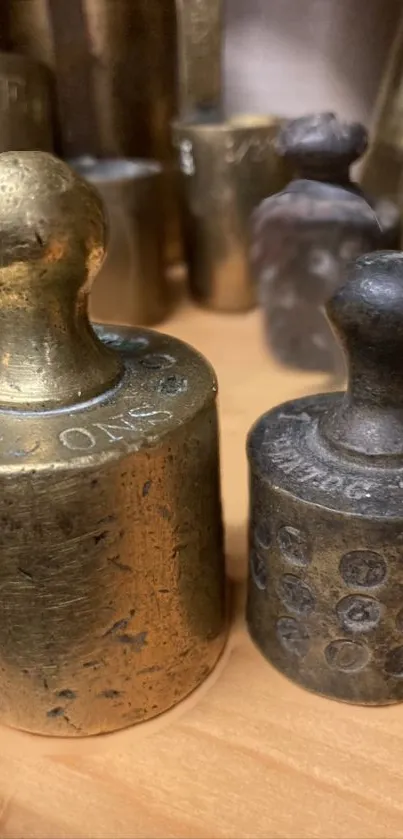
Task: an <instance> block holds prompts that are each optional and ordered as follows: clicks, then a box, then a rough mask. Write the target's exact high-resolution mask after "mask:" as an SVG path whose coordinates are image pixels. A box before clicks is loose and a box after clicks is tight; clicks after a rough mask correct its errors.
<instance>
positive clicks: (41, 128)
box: [0, 52, 53, 152]
mask: <svg viewBox="0 0 403 839" xmlns="http://www.w3.org/2000/svg"><path fill="white" fill-rule="evenodd" d="M24 149H27V150H29V149H42V150H44V151H51V150H52V149H53V115H52V100H51V78H50V75H49V72H48V70H47V69H46V67H45V66H42V65H41V64H39V63H38V62H37V61H33V60H32V59H30V58H26V57H25V56H23V55H16V54H13V53H9V52H0V152H2V151H10V150H14V151H15V150H16V151H20V150H21V151H22V150H24Z"/></svg>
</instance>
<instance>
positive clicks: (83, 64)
mask: <svg viewBox="0 0 403 839" xmlns="http://www.w3.org/2000/svg"><path fill="white" fill-rule="evenodd" d="M9 7H10V8H9V28H10V41H11V44H12V46H13V48H14V49H16V50H18V51H21V52H24V53H26V54H27V55H32V56H34V57H35V58H40V59H41V60H42V61H43V62H44V63H47V64H48V66H49V67H51V68H52V70H54V72H55V77H56V89H57V100H58V113H59V131H60V148H59V151H60V153H61V154H62V156H64V157H66V158H71V157H78V156H81V155H83V154H90V155H93V156H95V157H145V158H150V157H151V158H156V159H157V160H159V161H160V162H161V163H163V165H164V173H165V181H166V184H165V190H164V195H165V202H166V224H167V227H168V232H169V235H168V236H167V258H168V259H169V260H174V259H178V258H180V256H181V245H180V230H179V220H178V211H177V174H176V170H175V160H174V155H173V150H172V144H171V136H170V122H171V120H172V118H173V117H174V115H175V113H176V99H177V94H176V69H175V67H176V24H175V0H163V2H161V0H68V2H66V0H9Z"/></svg>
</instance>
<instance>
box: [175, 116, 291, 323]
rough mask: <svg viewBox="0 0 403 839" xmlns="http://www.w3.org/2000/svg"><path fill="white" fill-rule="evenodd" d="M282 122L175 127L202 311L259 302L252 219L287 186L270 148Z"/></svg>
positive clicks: (192, 270) (244, 120)
mask: <svg viewBox="0 0 403 839" xmlns="http://www.w3.org/2000/svg"><path fill="white" fill-rule="evenodd" d="M279 125H280V120H276V119H271V118H269V117H264V116H256V117H250V118H249V117H234V118H233V119H228V120H227V121H225V122H212V123H210V122H205V123H203V122H197V123H192V122H186V121H183V122H179V121H178V122H176V123H175V124H174V126H173V134H174V142H175V145H176V148H177V152H178V156H179V160H180V169H181V179H182V206H183V226H184V233H185V237H184V238H185V249H186V257H187V261H188V265H189V283H190V291H191V294H192V296H193V298H194V299H195V300H196V301H197V302H198V303H200V304H201V305H203V306H206V307H207V308H211V309H215V310H217V311H222V312H238V311H247V310H248V309H251V308H253V307H254V306H255V305H256V303H257V292H256V288H255V284H254V282H253V279H252V274H251V270H250V261H249V248H250V216H251V213H252V211H253V210H254V209H255V207H256V206H257V205H258V204H259V203H260V202H261V201H262V200H263V199H264V198H266V197H267V196H268V195H271V194H272V193H274V192H276V191H277V190H280V189H281V188H282V187H283V186H284V185H285V183H286V181H287V171H286V167H285V165H284V164H283V163H282V162H281V161H280V159H279V157H278V155H277V153H276V152H275V149H274V142H273V141H274V138H275V137H276V135H277V132H278V129H279Z"/></svg>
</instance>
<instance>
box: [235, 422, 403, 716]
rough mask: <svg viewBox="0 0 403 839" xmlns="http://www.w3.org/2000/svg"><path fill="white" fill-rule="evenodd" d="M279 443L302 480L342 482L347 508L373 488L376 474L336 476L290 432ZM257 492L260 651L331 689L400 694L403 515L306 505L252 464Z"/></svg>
mask: <svg viewBox="0 0 403 839" xmlns="http://www.w3.org/2000/svg"><path fill="white" fill-rule="evenodd" d="M296 422H298V420H297V421H296ZM256 433H259V432H258V431H257V432H256ZM276 442H277V446H276V445H274V447H273V452H274V463H275V464H281V465H282V468H283V469H286V470H289V474H293V475H294V476H295V480H296V481H300V482H302V484H301V485H303V482H307V483H308V484H309V483H311V484H312V482H313V483H315V482H317V483H319V482H321V484H322V487H324V490H325V491H326V488H328V493H329V496H330V495H331V493H332V490H333V491H334V488H335V487H337V484H338V483H339V484H341V483H342V482H344V491H345V493H346V500H347V503H348V499H349V498H350V499H351V506H353V504H354V501H353V499H358V498H364V497H365V495H366V494H369V493H370V492H371V489H372V483H373V482H372V481H371V480H370V479H369V480H368V479H366V480H365V479H363V478H362V476H357V478H356V480H354V478H352V477H351V478H350V479H348V478H338V476H337V474H335V471H334V469H333V471H332V466H330V468H329V467H328V468H327V469H323V471H322V474H320V471H319V469H316V470H315V466H316V464H313V463H312V462H309V460H308V458H306V459H305V460H303V459H301V458H300V456H299V452H298V451H295V450H294V451H293V449H292V439H291V438H290V440H289V442H286V441H285V440H284V439H282V440H281V442H280V443H279V441H278V440H277V441H276ZM274 468H275V467H274ZM398 491H399V490H398V481H397V482H396V492H398ZM251 497H252V498H253V504H252V509H251V522H250V554H249V555H250V573H249V585H248V624H249V629H250V632H251V635H252V638H253V639H254V641H255V642H256V644H257V645H258V647H259V648H260V649H261V651H262V652H263V654H264V655H265V656H266V658H268V659H269V661H270V662H271V663H272V664H274V665H275V667H277V668H278V669H279V670H281V671H282V672H283V673H284V674H285V675H286V676H288V677H289V678H291V679H293V680H294V681H296V682H298V683H299V684H300V685H302V686H303V687H305V688H307V689H308V690H312V691H314V692H316V693H320V694H323V695H325V696H330V697H333V698H335V699H341V700H346V701H349V702H358V703H361V704H374V705H382V704H388V703H391V702H397V701H400V700H403V678H402V677H403V573H402V571H401V560H400V551H401V544H402V542H401V537H402V530H403V519H402V518H401V516H399V517H397V518H396V519H395V520H393V519H392V520H390V521H383V520H376V518H375V519H372V520H371V518H365V517H361V516H359V515H354V514H353V515H350V514H349V513H348V512H347V510H346V511H345V512H344V514H343V511H339V512H335V511H334V510H333V509H330V510H328V509H326V508H325V507H322V506H319V505H315V504H314V503H311V504H310V503H308V502H305V501H304V500H301V499H300V498H299V497H298V495H297V494H296V495H294V494H289V493H285V492H284V491H283V489H282V488H278V487H277V486H276V485H275V484H274V483H273V484H272V483H268V482H267V480H266V477H265V475H264V474H262V473H261V472H260V471H259V470H258V469H256V468H255V464H254V466H253V467H252V475H251Z"/></svg>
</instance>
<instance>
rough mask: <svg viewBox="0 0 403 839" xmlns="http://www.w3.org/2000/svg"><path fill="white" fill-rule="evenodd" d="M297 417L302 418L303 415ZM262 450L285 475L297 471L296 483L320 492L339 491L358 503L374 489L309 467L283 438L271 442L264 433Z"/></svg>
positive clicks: (372, 485) (366, 482)
mask: <svg viewBox="0 0 403 839" xmlns="http://www.w3.org/2000/svg"><path fill="white" fill-rule="evenodd" d="M281 416H285V415H281ZM299 416H300V417H303V416H304V415H303V414H301V415H299ZM295 418H297V417H295ZM302 421H304V420H302ZM262 449H263V450H264V451H266V452H267V455H268V457H269V458H270V460H271V461H272V462H273V463H274V464H275V465H276V466H279V467H280V468H281V471H282V472H284V474H285V475H290V474H292V473H293V472H297V470H299V471H298V472H297V474H296V475H295V479H296V480H297V481H298V483H300V484H304V483H307V482H311V483H312V485H313V486H315V487H317V488H318V489H319V490H321V491H322V492H330V493H332V492H335V491H337V490H340V491H343V492H344V493H345V495H346V496H347V498H349V499H351V500H352V501H360V500H361V499H363V498H370V497H371V493H372V492H373V491H374V490H375V489H376V486H377V485H376V483H375V481H369V480H366V479H359V480H358V479H357V480H355V481H350V480H349V479H348V478H346V479H344V480H343V478H342V477H341V476H340V475H337V476H335V475H333V474H332V473H331V472H329V470H328V469H324V468H322V467H317V466H311V465H309V464H308V463H307V462H306V461H305V459H304V457H303V455H301V454H300V453H299V452H297V451H296V450H295V448H293V447H292V446H291V445H290V441H289V440H288V439H287V438H286V437H285V436H281V437H278V439H277V440H274V441H273V440H271V439H270V434H269V433H268V434H267V437H266V433H265V435H264V439H263V444H262Z"/></svg>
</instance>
